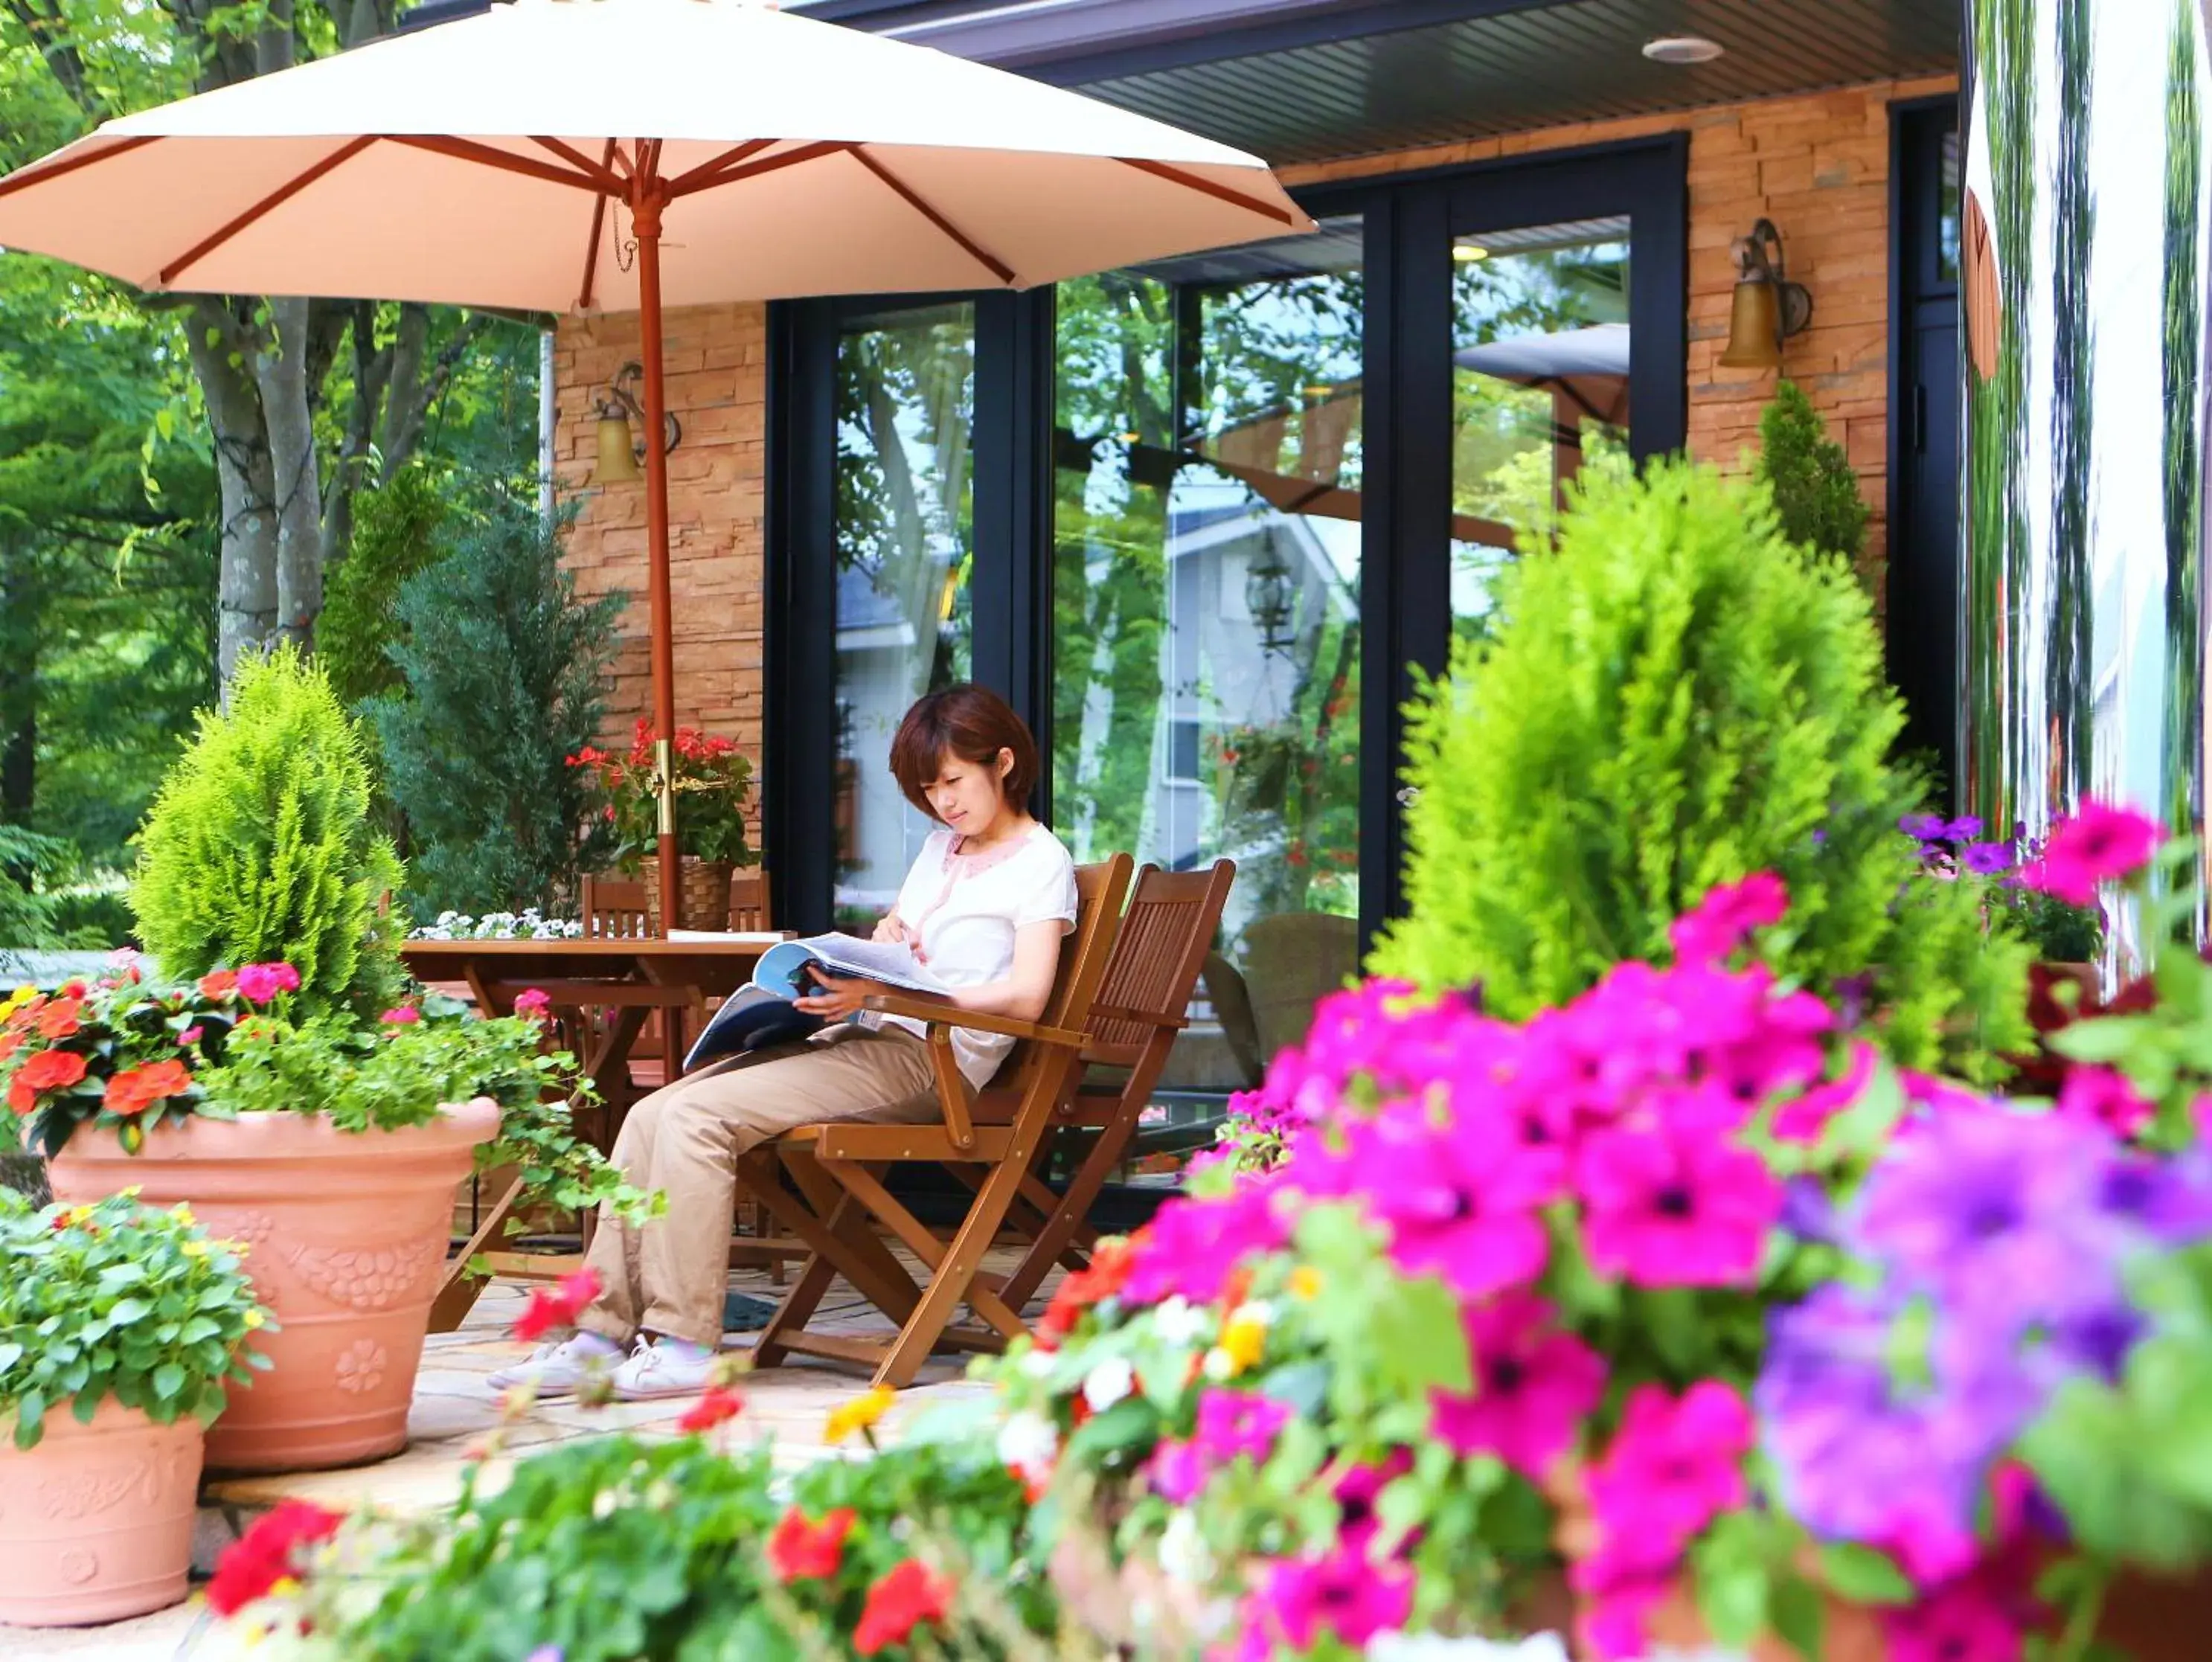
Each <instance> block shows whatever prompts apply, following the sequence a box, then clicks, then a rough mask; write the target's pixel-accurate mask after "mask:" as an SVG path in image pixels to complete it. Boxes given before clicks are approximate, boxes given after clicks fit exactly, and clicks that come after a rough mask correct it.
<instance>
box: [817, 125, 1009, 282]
mask: <svg viewBox="0 0 2212 1662" xmlns="http://www.w3.org/2000/svg"><path fill="white" fill-rule="evenodd" d="M853 159H854V161H857V162H859V163H860V166H862V167H866V169H867V170H868V171H869V172H870V173H873V174H874V175H875V176H876V177H877V178H878V179H881V180H883V182H884V184H886V185H890V187H891V189H892V190H894V191H897V192H898V193H899V195H900V196H901V197H904V198H905V199H906V203H907V205H908V207H910V208H912V209H914V210H915V212H916V213H918V214H920V215H921V216H922V217H923V218H924V219H926V220H927V221H929V222H930V223H931V224H932V225H934V226H935V227H937V228H938V229H939V230H940V231H942V232H944V233H945V235H946V236H948V237H950V238H951V239H952V240H953V241H954V242H956V243H957V244H959V245H960V247H961V250H962V252H964V253H965V254H966V255H967V256H968V258H970V259H972V260H974V261H975V263H976V264H978V265H980V266H981V267H982V268H983V269H984V270H987V271H988V272H990V273H991V275H992V276H995V277H996V278H998V280H999V281H1000V282H1005V283H1011V282H1013V280H1014V268H1013V267H1012V266H1011V265H1008V264H1006V262H1005V261H1004V260H1002V259H1000V258H998V257H997V256H996V255H994V254H992V253H989V252H986V251H985V250H984V249H982V248H981V247H978V246H976V244H975V241H974V240H972V239H971V238H969V236H968V234H966V233H965V232H963V231H962V230H961V228H960V227H958V226H957V225H955V224H954V223H953V222H952V221H951V220H949V219H947V218H945V215H942V214H940V213H939V212H938V211H937V209H935V208H933V207H932V206H931V205H930V204H929V203H927V201H925V200H923V198H922V195H921V192H920V191H916V190H915V189H914V188H913V187H912V186H910V185H908V184H907V182H906V181H905V180H904V179H901V178H899V177H898V175H897V174H896V173H892V172H891V170H890V168H888V167H884V164H883V163H882V162H880V161H877V160H876V159H875V157H873V156H872V155H869V154H868V153H867V152H866V150H864V149H861V148H860V146H859V145H857V144H855V145H854V146H853Z"/></svg>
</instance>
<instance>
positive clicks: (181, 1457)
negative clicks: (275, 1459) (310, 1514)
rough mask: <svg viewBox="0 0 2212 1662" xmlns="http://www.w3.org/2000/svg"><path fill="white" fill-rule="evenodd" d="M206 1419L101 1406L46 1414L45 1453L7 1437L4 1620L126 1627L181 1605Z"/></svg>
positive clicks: (1, 1537)
mask: <svg viewBox="0 0 2212 1662" xmlns="http://www.w3.org/2000/svg"><path fill="white" fill-rule="evenodd" d="M200 1452H201V1432H200V1427H199V1422H197V1420H193V1419H191V1418H190V1417H187V1418H185V1419H184V1420H181V1421H179V1422H178V1423H176V1424H174V1425H156V1424H155V1423H154V1422H153V1421H151V1420H149V1419H148V1418H147V1417H146V1416H144V1415H143V1414H142V1413H140V1412H139V1411H138V1410H137V1409H135V1408H123V1407H119V1406H118V1405H117V1404H115V1403H114V1402H112V1401H108V1402H103V1403H101V1404H100V1407H99V1409H98V1410H97V1411H96V1412H95V1413H94V1415H93V1416H92V1423H91V1424H90V1425H79V1424H78V1423H77V1422H76V1416H75V1415H74V1414H72V1413H71V1412H70V1410H69V1409H68V1407H67V1406H66V1405H65V1404H64V1405H58V1406H56V1408H55V1409H54V1410H53V1411H52V1413H50V1414H48V1415H47V1416H46V1435H44V1436H43V1437H41V1438H40V1440H39V1446H38V1447H36V1448H32V1449H20V1448H17V1447H15V1442H14V1441H13V1440H12V1439H8V1440H0V1623H6V1624H9V1625H11V1626H15V1627H26V1628H52V1627H68V1626H72V1625H81V1624H84V1623H94V1622H119V1621H121V1620H122V1619H123V1618H124V1617H128V1616H143V1615H144V1614H145V1613H146V1612H147V1611H149V1610H162V1609H165V1608H167V1606H169V1605H171V1604H177V1603H178V1602H179V1601H180V1600H182V1598H184V1596H185V1572H186V1570H187V1569H188V1568H190V1567H191V1556H192V1518H193V1513H194V1508H195V1507H196V1506H197V1500H198V1494H199V1486H200Z"/></svg>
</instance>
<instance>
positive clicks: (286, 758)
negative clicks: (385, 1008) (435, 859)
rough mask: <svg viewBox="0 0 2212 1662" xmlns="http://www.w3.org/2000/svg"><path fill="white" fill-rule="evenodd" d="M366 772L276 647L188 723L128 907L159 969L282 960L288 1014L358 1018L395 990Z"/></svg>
mask: <svg viewBox="0 0 2212 1662" xmlns="http://www.w3.org/2000/svg"><path fill="white" fill-rule="evenodd" d="M368 810H369V781H368V764H367V763H366V762H365V761H364V760H363V759H362V747H361V741H360V739H359V738H358V737H356V734H355V732H354V731H353V727H352V724H351V723H350V722H349V721H348V720H347V719H346V714H345V712H344V710H343V708H341V707H340V706H339V704H338V701H337V697H336V695H334V694H332V692H331V685H330V682H329V680H328V679H327V678H326V677H325V676H324V674H323V672H322V671H321V670H319V668H317V667H316V666H315V665H314V664H312V663H310V662H308V661H307V660H306V659H304V658H301V657H300V655H299V654H298V653H297V652H294V651H293V650H292V649H290V648H289V646H287V647H281V648H279V649H278V650H277V651H276V652H273V653H271V654H270V655H269V656H267V657H265V658H257V659H254V660H252V661H250V662H248V663H246V664H244V665H243V667H241V669H240V671H239V673H238V675H237V676H236V677H235V678H234V680H233V682H232V683H231V691H230V707H229V709H228V711H216V710H210V711H206V712H204V713H202V715H201V717H200V727H199V734H198V737H197V738H196V739H194V740H193V742H192V743H191V747H190V748H189V749H187V750H186V751H185V754H184V755H183V756H182V757H181V758H180V759H179V761H178V762H177V764H176V766H175V767H173V768H172V769H171V770H170V773H169V776H168V778H167V780H166V781H164V783H163V785H162V786H161V796H160V798H158V799H157V800H156V801H155V804H154V810H153V812H152V813H151V814H150V815H149V816H148V818H147V822H146V828H145V830H144V832H143V834H142V838H141V845H142V846H141V853H140V859H139V865H138V871H137V878H136V880H135V881H134V883H132V885H131V909H132V910H133V911H134V912H135V913H137V919H138V927H139V932H140V937H141V938H142V939H143V941H144V943H145V944H146V949H147V950H148V951H149V952H150V953H152V954H153V955H154V956H155V959H157V960H158V961H160V963H161V967H162V968H163V970H164V971H166V972H167V973H168V974H171V975H173V976H177V977H179V978H183V977H190V976H197V975H199V974H204V973H205V972H206V971H208V970H210V969H213V968H215V967H217V966H218V965H226V964H248V963H262V962H283V963H289V964H290V965H291V966H292V967H294V968H295V969H296V970H298V971H299V973H300V977H301V988H300V991H299V993H298V995H297V997H298V1004H297V1006H296V1008H297V1010H298V1012H299V1013H300V1014H301V1015H302V1016H313V1015H316V1014H319V1013H321V1012H324V1011H326V1010H338V1009H344V1008H350V1009H353V1010H356V1011H373V1010H375V1009H378V1008H380V1006H381V1005H382V1004H384V1003H386V1002H387V1001H388V999H389V997H390V995H391V992H392V988H393V986H394V985H395V983H396V979H397V962H398V956H397V953H398V939H397V933H398V931H397V928H396V921H395V920H394V919H391V918H388V917H387V916H386V915H385V913H384V910H383V904H382V903H383V901H384V897H385V896H386V895H388V894H389V893H390V892H391V891H392V889H396V888H397V887H398V884H399V881H400V878H401V876H402V875H403V872H402V869H401V866H400V864H399V860H398V856H396V855H395V854H394V853H393V852H392V847H391V845H390V844H389V843H388V842H387V841H386V840H384V839H383V838H381V837H380V836H378V835H377V834H375V833H374V830H373V829H372V828H371V826H370V823H369V816H368Z"/></svg>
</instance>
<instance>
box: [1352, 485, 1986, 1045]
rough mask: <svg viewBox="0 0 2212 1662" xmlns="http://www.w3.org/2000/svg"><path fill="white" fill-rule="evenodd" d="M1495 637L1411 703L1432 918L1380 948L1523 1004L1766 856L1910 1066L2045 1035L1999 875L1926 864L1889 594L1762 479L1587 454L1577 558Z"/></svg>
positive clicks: (1662, 949) (1533, 556) (1660, 934)
mask: <svg viewBox="0 0 2212 1662" xmlns="http://www.w3.org/2000/svg"><path fill="white" fill-rule="evenodd" d="M1500 612H1501V622H1500V623H1499V625H1498V630H1497V632H1496V634H1495V635H1494V637H1493V638H1492V641H1491V642H1490V643H1489V644H1488V646H1474V645H1462V646H1461V647H1460V648H1459V649H1458V650H1457V651H1456V652H1455V656H1454V658H1453V664H1452V673H1451V675H1450V676H1449V677H1448V678H1447V679H1445V680H1443V681H1441V682H1436V683H1434V684H1432V685H1431V686H1430V687H1428V688H1426V689H1425V690H1424V692H1423V693H1422V694H1421V695H1420V696H1419V698H1417V700H1416V701H1415V702H1414V705H1413V710H1412V713H1411V715H1412V719H1411V731H1410V736H1409V738H1408V744H1407V749H1408V752H1409V758H1410V760H1409V762H1408V769H1407V772H1408V777H1409V779H1410V782H1411V783H1412V784H1413V785H1415V786H1418V787H1419V797H1418V798H1417V799H1416V800H1415V802H1414V803H1413V806H1412V807H1411V809H1410V810H1409V812H1408V815H1407V837H1408V842H1409V846H1410V849H1411V855H1410V858H1409V862H1408V866H1407V896H1408V899H1409V901H1411V915H1410V916H1409V917H1408V918H1407V919H1405V920H1403V921H1402V922H1401V923H1399V924H1397V925H1394V926H1393V927H1392V928H1391V930H1390V931H1389V933H1388V934H1387V935H1386V937H1384V939H1383V942H1382V943H1381V944H1380V946H1379V947H1378V948H1377V949H1376V955H1375V959H1374V964H1373V967H1374V969H1375V970H1376V973H1379V974H1392V975H1401V976H1405V977H1407V978H1408V979H1410V980H1413V981H1414V982H1416V983H1417V984H1419V986H1422V987H1424V988H1427V989H1438V988H1447V987H1464V986H1472V985H1474V984H1477V983H1479V984H1480V986H1481V987H1482V990H1483V997H1484V999H1485V1002H1486V1006H1487V1007H1488V1008H1489V1009H1490V1010H1492V1011H1493V1012H1495V1013H1496V1014H1498V1015H1499V1016H1504V1017H1506V1018H1508V1019H1520V1018H1523V1017H1526V1016H1529V1015H1530V1014H1532V1013H1534V1011H1535V1010H1539V1009H1541V1008H1543V1007H1545V1006H1547V1005H1550V1004H1559V1003H1562V1002H1564V1001H1565V1000H1566V999H1567V998H1571V997H1572V996H1573V995H1574V994H1575V993H1577V992H1580V991H1582V990H1583V988H1585V987H1588V986H1590V985H1592V984H1593V983H1594V982H1595V980H1597V979H1598V977H1599V976H1600V975H1601V974H1603V973H1604V972H1605V970H1606V969H1607V967H1608V966H1610V965H1612V964H1613V963H1616V962H1619V961H1622V960H1624V959H1631V958H1651V959H1654V960H1658V961H1664V960H1665V959H1666V958H1667V956H1668V954H1669V947H1668V937H1667V930H1668V924H1669V923H1670V922H1671V921H1672V920H1673V919H1674V918H1676V917H1677V916H1679V915H1680V913H1683V912H1685V911H1686V910H1688V909H1689V908H1690V907H1692V906H1693V905H1694V904H1695V903H1696V902H1697V901H1698V900H1699V898H1700V897H1701V896H1702V895H1704V894H1705V892H1706V891H1707V890H1708V889H1711V887H1712V886H1713V885H1715V884H1717V883H1729V882H1734V881H1736V880H1738V879H1740V878H1741V877H1743V876H1747V874H1749V873H1751V872H1753V871H1758V870H1771V871H1774V872H1776V873H1778V875H1779V876H1781V877H1782V878H1783V879H1784V881H1785V882H1786V883H1787V884H1788V885H1789V889H1790V898H1791V907H1790V918H1789V919H1788V921H1787V924H1786V925H1785V926H1784V929H1783V930H1782V931H1778V933H1777V937H1776V938H1775V940H1774V942H1773V945H1772V949H1771V960H1772V961H1774V963H1775V964H1776V966H1777V968H1778V971H1779V972H1780V973H1781V974H1784V976H1786V977H1790V978H1794V979H1796V980H1802V981H1803V982H1805V983H1807V984H1808V985H1809V986H1812V987H1813V988H1814V990H1815V991H1817V992H1822V993H1823V994H1832V993H1833V992H1834V991H1835V989H1836V987H1837V985H1838V982H1840V981H1842V980H1844V978H1846V977H1854V978H1856V977H1860V976H1870V977H1871V978H1872V982H1871V989H1870V992H1869V994H1868V1007H1869V1009H1870V1010H1873V1011H1874V1012H1875V1021H1876V1022H1877V1023H1878V1025H1879V1028H1880V1037H1881V1040H1882V1042H1883V1044H1884V1045H1885V1046H1886V1048H1887V1051H1888V1052H1889V1053H1890V1054H1891V1055H1892V1056H1893V1057H1894V1058H1896V1059H1897V1060H1898V1061H1899V1062H1900V1063H1902V1064H1904V1065H1908V1066H1914V1067H1927V1066H1930V1065H1935V1064H1936V1063H1938V1062H1942V1063H1943V1064H1946V1065H1949V1066H1951V1067H1953V1068H1955V1069H1958V1070H1960V1071H1965V1072H1966V1073H1968V1074H1970V1075H1985V1074H1986V1073H1987V1072H1988V1071H1990V1068H1991V1067H1992V1066H1993V1065H1994V1063H1993V1060H1992V1058H1993V1055H1994V1054H1995V1053H1996V1052H2003V1051H2005V1050H2008V1049H2011V1048H2015V1047H2017V1046H2019V1045H2021V1043H2022V1042H2023V1041H2024V1040H2025V1038H2026V1023H2025V1017H2024V1014H2023V1011H2024V1004H2025V999H2024V992H2023V987H2024V978H2025V974H2026V965H2025V949H2023V948H2022V947H2021V944H2020V943H2018V942H2016V941H2015V940H2013V939H2012V938H2010V937H2009V936H2008V935H2005V934H2002V933H1999V934H1996V935H1992V936H1990V937H1986V938H1985V937H1984V929H1983V925H1982V921H1981V919H1980V917H1979V914H1978V890H1977V889H1975V887H1974V886H1972V885H1967V884H1963V883H1938V882H1935V881H1932V880H1929V879H1927V878H1925V877H1923V876H1919V875H1918V873H1917V867H1916V862H1915V858H1914V849H1913V845H1912V843H1911V840H1909V839H1906V838H1904V837H1901V836H1899V834H1898V833H1897V822H1898V820H1899V818H1900V817H1901V816H1904V815H1905V814H1907V813H1911V812H1913V811H1915V810H1917V809H1918V808H1919V807H1920V806H1921V803H1920V800H1919V796H1920V787H1919V786H1918V784H1917V781H1916V780H1915V779H1913V778H1912V777H1911V775H1909V774H1908V773H1905V772H1904V771H1902V770H1900V769H1899V768H1898V767H1893V766H1892V765H1891V764H1890V763H1889V762H1888V761H1887V755H1888V753H1889V749H1890V746H1891V744H1892V743H1893V740H1894V738H1895V737H1896V735H1897V733H1898V731H1899V727H1900V725H1901V724H1902V721H1903V713H1902V709H1901V707H1900V706H1899V702H1898V701H1897V699H1896V697H1895V695H1893V694H1892V693H1891V692H1890V691H1889V690H1888V689H1887V687H1886V686H1885V684H1884V682H1883V680H1882V672H1881V643H1880V641H1879V640H1878V639H1877V637H1876V634H1875V628H1874V623H1873V619H1872V616H1871V614H1870V611H1869V604H1868V602H1867V599H1866V597H1865V596H1864V595H1863V593H1862V592H1861V591H1860V590H1859V589H1858V587H1857V585H1856V584H1855V583H1854V582H1853V581H1852V579H1851V578H1850V575H1849V573H1847V572H1846V571H1845V570H1844V568H1843V567H1842V566H1841V565H1840V564H1838V562H1836V561H1832V560H1828V559H1825V558H1822V557H1820V556H1817V555H1808V554H1807V553H1806V552H1804V551H1803V550H1802V549H1797V548H1796V547H1793V546H1792V545H1791V544H1790V543H1789V541H1788V540H1787V539H1786V538H1785V537H1784V536H1783V534H1782V532H1781V531H1780V529H1779V527H1778V525H1777V524H1776V521H1775V519H1774V515H1773V511H1772V508H1771V505H1770V503H1769V501H1768V500H1767V494H1766V492H1765V489H1764V488H1762V487H1757V486H1747V485H1743V484H1741V483H1736V482H1728V481H1724V480H1723V479H1722V478H1721V476H1719V475H1718V474H1717V472H1715V471H1713V470H1710V469H1705V468H1696V467H1692V466H1690V465H1689V464H1680V463H1675V464H1657V465H1655V466H1654V467H1653V468H1652V470H1650V474H1649V475H1648V476H1647V477H1646V478H1645V479H1644V480H1641V481H1638V480H1637V479H1635V478H1632V477H1630V476H1627V475H1626V474H1625V473H1622V472H1619V471H1606V470H1595V469H1592V470H1585V472H1584V475H1583V482H1582V483H1581V484H1580V485H1578V486H1577V488H1576V490H1575V492H1574V493H1573V497H1572V504H1571V508H1570V511H1569V513H1567V515H1566V516H1565V520H1564V521H1563V524H1562V525H1561V529H1560V535H1559V543H1558V547H1557V551H1556V553H1550V552H1546V551H1541V550H1532V551H1531V553H1530V554H1529V555H1528V557H1526V558H1524V559H1523V560H1522V561H1520V562H1519V563H1518V564H1517V565H1516V567H1514V568H1513V570H1512V571H1511V572H1510V573H1508V574H1507V576H1506V577H1505V579H1504V585H1503V588H1502V591H1501V605H1500Z"/></svg>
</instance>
